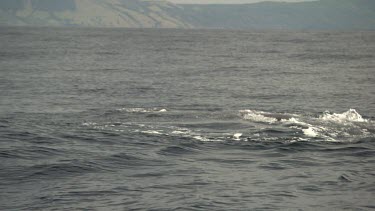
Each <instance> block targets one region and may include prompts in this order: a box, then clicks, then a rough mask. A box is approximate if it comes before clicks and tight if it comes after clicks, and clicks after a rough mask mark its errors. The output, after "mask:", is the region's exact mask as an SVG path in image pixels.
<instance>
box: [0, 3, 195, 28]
mask: <svg viewBox="0 0 375 211" xmlns="http://www.w3.org/2000/svg"><path fill="white" fill-rule="evenodd" d="M166 10H170V11H173V12H171V13H166V12H165V11H166ZM180 10H181V8H180V7H179V6H177V5H175V4H172V3H169V2H167V1H162V0H159V1H155V0H152V1H144V0H0V25H40V26H94V27H134V28H191V27H193V26H192V25H190V23H188V22H186V21H184V20H183V19H181V18H180V17H179V16H178V15H176V14H178V13H179V11H180Z"/></svg>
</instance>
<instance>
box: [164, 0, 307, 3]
mask: <svg viewBox="0 0 375 211" xmlns="http://www.w3.org/2000/svg"><path fill="white" fill-rule="evenodd" d="M169 1H171V2H174V3H179V4H181V3H185V4H189V3H190V4H241V3H255V2H261V1H266V0H169ZM267 1H278V2H301V1H312V0H267Z"/></svg>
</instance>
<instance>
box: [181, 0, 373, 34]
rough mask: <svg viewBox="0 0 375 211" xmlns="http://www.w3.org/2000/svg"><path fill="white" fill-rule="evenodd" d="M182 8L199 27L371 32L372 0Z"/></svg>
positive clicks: (327, 0)
mask: <svg viewBox="0 0 375 211" xmlns="http://www.w3.org/2000/svg"><path fill="white" fill-rule="evenodd" d="M182 6H183V8H184V9H185V10H187V11H190V17H191V18H190V19H189V22H190V23H192V24H193V25H195V26H197V27H202V28H234V29H344V30H345V29H375V1H374V0H320V1H311V2H299V3H285V2H284V3H282V2H281V3H276V2H262V3H256V4H245V5H234V4H233V5H182Z"/></svg>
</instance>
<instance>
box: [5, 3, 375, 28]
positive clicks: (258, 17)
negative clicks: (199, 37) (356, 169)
mask: <svg viewBox="0 0 375 211" xmlns="http://www.w3.org/2000/svg"><path fill="white" fill-rule="evenodd" d="M0 25H37V26H93V27H132V28H231V29H342V30H353V29H359V30H361V29H364V30H375V0H320V1H312V2H300V3H280V2H278V3H277V2H262V3H255V4H244V5H235V4H233V5H228V4H226V5H176V4H172V3H170V2H167V1H163V0H0Z"/></svg>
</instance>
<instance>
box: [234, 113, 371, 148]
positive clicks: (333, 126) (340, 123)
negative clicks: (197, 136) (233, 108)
mask: <svg viewBox="0 0 375 211" xmlns="http://www.w3.org/2000/svg"><path fill="white" fill-rule="evenodd" d="M239 113H240V115H241V116H242V118H243V119H244V120H247V121H253V122H256V123H260V124H267V125H270V126H269V127H271V128H272V127H276V125H277V126H282V127H287V128H290V129H296V130H297V131H296V132H295V133H296V134H297V135H298V131H300V132H301V133H302V134H303V135H302V136H300V139H301V140H308V138H315V139H321V140H324V141H335V142H345V141H355V140H357V139H360V138H366V137H374V130H375V127H374V122H372V121H370V120H368V119H364V118H363V117H362V115H360V114H359V113H358V112H357V111H356V110H355V109H349V110H348V111H346V112H343V113H331V112H329V111H325V112H323V114H321V115H319V116H318V117H310V116H302V115H298V114H288V113H284V114H281V113H270V112H264V111H256V110H240V111H239Z"/></svg>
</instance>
